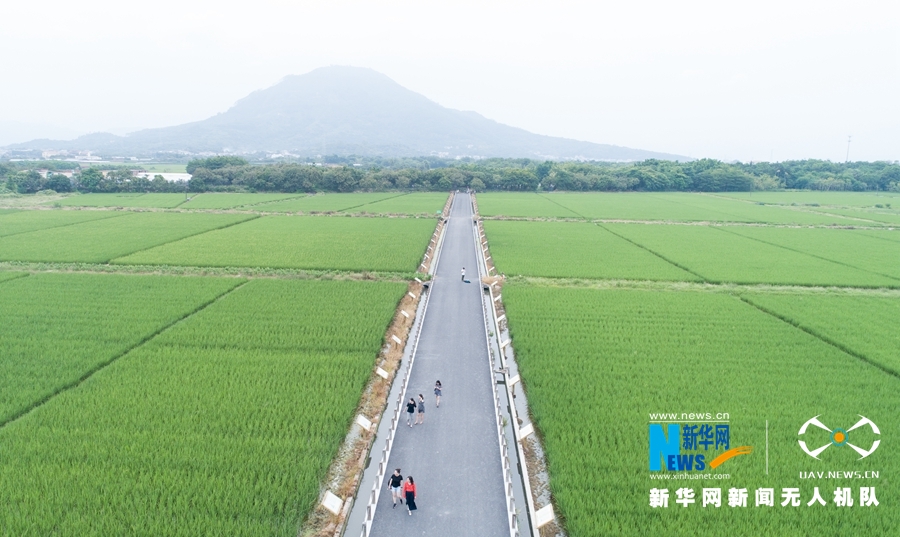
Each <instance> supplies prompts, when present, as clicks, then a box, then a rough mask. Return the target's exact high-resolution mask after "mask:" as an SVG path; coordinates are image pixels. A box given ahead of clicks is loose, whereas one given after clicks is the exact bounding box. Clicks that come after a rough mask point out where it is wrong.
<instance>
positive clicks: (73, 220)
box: [0, 210, 122, 237]
mask: <svg viewBox="0 0 900 537" xmlns="http://www.w3.org/2000/svg"><path fill="white" fill-rule="evenodd" d="M118 216H122V213H118V212H114V211H54V210H48V211H15V212H11V213H7V214H3V215H0V237H6V236H9V235H16V234H19V233H28V232H29V231H37V230H39V229H49V228H55V227H63V226H71V225H73V224H79V223H81V222H90V221H91V220H103V219H105V218H115V217H118Z"/></svg>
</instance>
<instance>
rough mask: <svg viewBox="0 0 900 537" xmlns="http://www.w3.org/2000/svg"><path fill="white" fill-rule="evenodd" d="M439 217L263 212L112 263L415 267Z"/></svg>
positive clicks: (347, 268)
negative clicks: (297, 214) (258, 216)
mask: <svg viewBox="0 0 900 537" xmlns="http://www.w3.org/2000/svg"><path fill="white" fill-rule="evenodd" d="M210 216H212V215H210ZM435 223H436V221H435V220H434V219H431V218H351V217H341V216H337V217H324V216H263V217H261V218H258V219H256V220H252V221H250V222H245V223H243V224H240V225H237V226H232V227H228V228H224V229H220V230H217V231H212V232H209V233H204V234H202V235H196V236H194V237H190V238H187V239H184V240H180V241H175V242H170V243H168V244H165V245H162V246H159V247H157V248H150V249H145V250H142V251H140V252H137V253H135V254H132V255H128V256H124V257H120V258H118V259H115V260H114V263H118V264H138V265H189V266H199V267H272V268H299V269H314V270H339V271H341V270H343V271H389V272H390V271H394V272H407V273H412V272H415V271H416V268H417V267H418V265H419V263H420V262H421V260H422V256H423V254H424V253H425V248H426V247H427V245H428V241H429V240H430V239H431V235H432V233H433V232H434V227H435Z"/></svg>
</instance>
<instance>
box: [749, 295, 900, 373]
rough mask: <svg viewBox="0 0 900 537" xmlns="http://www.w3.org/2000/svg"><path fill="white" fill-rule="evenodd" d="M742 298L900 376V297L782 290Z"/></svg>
mask: <svg viewBox="0 0 900 537" xmlns="http://www.w3.org/2000/svg"><path fill="white" fill-rule="evenodd" d="M742 297H743V298H744V299H745V300H747V301H748V302H750V303H752V304H754V305H756V306H759V307H761V308H764V309H765V310H767V311H771V312H772V313H773V314H775V315H777V316H779V317H781V318H783V319H785V320H787V321H788V322H790V323H792V324H794V325H796V326H800V327H802V328H803V329H804V330H808V331H810V332H812V333H814V334H816V335H818V336H819V337H820V338H822V339H825V340H827V341H829V342H831V343H833V344H834V345H837V346H839V347H840V348H842V349H846V350H848V351H849V352H852V353H853V354H854V355H857V356H862V357H864V358H865V359H866V360H868V361H870V362H872V363H873V364H877V365H878V366H880V367H883V368H884V369H885V370H887V371H891V372H893V374H894V375H897V376H898V377H900V332H898V331H897V319H900V297H897V296H866V295H852V294H848V295H841V294H830V295H798V294H779V293H746V294H744V295H742Z"/></svg>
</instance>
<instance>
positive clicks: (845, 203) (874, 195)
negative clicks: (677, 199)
mask: <svg viewBox="0 0 900 537" xmlns="http://www.w3.org/2000/svg"><path fill="white" fill-rule="evenodd" d="M717 196H721V197H727V198H735V199H743V200H749V201H753V202H760V203H772V204H778V205H791V204H797V205H806V206H811V207H815V206H830V207H874V206H875V205H884V204H886V203H890V204H892V205H893V206H895V207H900V193H897V192H829V191H818V192H815V191H808V190H807V191H785V192H722V193H721V194H717Z"/></svg>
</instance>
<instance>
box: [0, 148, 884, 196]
mask: <svg viewBox="0 0 900 537" xmlns="http://www.w3.org/2000/svg"><path fill="white" fill-rule="evenodd" d="M17 164H18V163H17ZM187 171H188V173H191V174H192V177H191V179H190V181H188V182H187V183H185V182H171V181H166V180H165V179H163V178H162V177H161V176H156V177H154V178H153V179H147V178H140V177H136V176H135V175H134V173H133V171H132V170H131V169H128V168H127V167H118V168H115V169H109V170H101V169H99V168H87V169H83V170H80V171H78V172H77V173H76V174H75V175H74V176H73V177H72V178H71V179H70V178H69V177H66V176H64V175H61V174H59V173H54V172H53V171H52V170H51V171H49V172H47V173H46V174H45V175H41V174H40V173H38V172H37V171H35V169H20V168H18V167H16V166H11V165H10V164H0V185H3V184H5V188H6V189H8V190H10V191H13V192H19V193H34V192H38V191H41V190H54V191H57V192H68V191H75V190H77V191H81V192H184V191H185V190H189V191H191V192H208V191H220V192H355V191H382V190H421V191H429V190H436V191H447V190H454V189H460V188H472V189H474V190H479V191H482V190H497V191H522V192H527V191H539V190H540V191H552V190H566V191H627V190H633V191H699V192H724V191H749V190H777V189H812V190H854V191H865V190H894V191H900V164H898V163H891V162H849V163H834V162H829V161H822V160H798V161H787V162H776V163H767V162H761V163H749V164H744V163H726V162H722V161H718V160H713V159H701V160H695V161H690V162H672V161H663V160H646V161H643V162H636V163H603V162H550V161H543V162H542V161H536V160H530V159H485V160H478V161H468V162H459V161H442V160H440V159H434V158H427V159H425V158H423V159H421V160H416V159H403V160H402V161H400V162H399V163H398V162H395V161H391V160H389V159H380V160H376V161H363V162H345V163H342V164H328V163H319V164H317V165H314V164H310V163H299V164H290V163H283V164H266V165H251V164H250V163H249V162H248V161H246V160H245V159H243V158H240V157H234V156H218V157H211V158H207V159H196V160H192V161H190V162H189V163H188V165H187Z"/></svg>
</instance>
